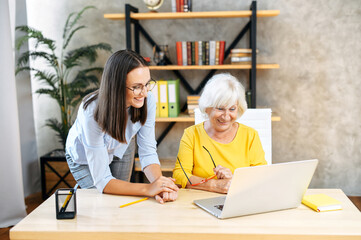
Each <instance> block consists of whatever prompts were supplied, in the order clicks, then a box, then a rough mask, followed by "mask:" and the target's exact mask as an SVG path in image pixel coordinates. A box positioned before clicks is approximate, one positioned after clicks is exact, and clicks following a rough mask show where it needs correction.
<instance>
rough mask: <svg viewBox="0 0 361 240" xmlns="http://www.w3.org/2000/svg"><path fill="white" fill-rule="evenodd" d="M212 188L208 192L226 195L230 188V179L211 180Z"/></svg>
mask: <svg viewBox="0 0 361 240" xmlns="http://www.w3.org/2000/svg"><path fill="white" fill-rule="evenodd" d="M212 180H213V181H212V187H211V189H210V191H212V192H218V193H227V192H228V189H229V186H231V181H232V179H212Z"/></svg>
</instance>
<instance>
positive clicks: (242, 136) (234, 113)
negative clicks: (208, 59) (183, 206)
mask: <svg viewBox="0 0 361 240" xmlns="http://www.w3.org/2000/svg"><path fill="white" fill-rule="evenodd" d="M199 109H200V111H201V112H202V113H203V114H204V115H205V116H206V117H207V120H206V121H205V122H202V123H200V124H197V125H194V126H191V127H189V128H187V129H186V130H184V134H183V137H182V139H181V142H180V146H179V152H178V161H177V163H176V166H175V169H174V170H173V177H174V178H175V179H176V183H177V184H178V185H179V186H182V187H183V188H184V187H187V188H196V189H201V190H206V191H212V192H220V193H227V192H228V188H229V186H230V182H231V180H232V177H233V172H234V170H235V169H236V168H240V167H249V166H256V165H265V164H267V162H266V160H265V158H264V155H265V153H264V151H263V148H262V145H261V141H260V139H259V136H258V133H257V131H256V130H254V129H253V128H250V127H247V126H245V125H243V124H240V123H238V122H236V120H237V119H238V118H239V117H241V116H242V114H243V113H244V112H245V111H246V110H247V103H246V101H245V91H244V88H243V86H242V85H241V83H240V82H239V81H238V80H237V79H236V78H235V77H233V76H232V75H230V74H226V73H223V74H217V75H215V76H213V77H212V78H211V79H210V80H209V81H208V83H207V84H206V86H205V87H204V90H203V93H202V95H201V97H200V99H199Z"/></svg>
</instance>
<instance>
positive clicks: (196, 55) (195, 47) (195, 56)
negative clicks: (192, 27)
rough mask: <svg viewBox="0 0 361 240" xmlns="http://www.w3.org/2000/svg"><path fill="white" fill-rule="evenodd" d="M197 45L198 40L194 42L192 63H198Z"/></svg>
mask: <svg viewBox="0 0 361 240" xmlns="http://www.w3.org/2000/svg"><path fill="white" fill-rule="evenodd" d="M198 51H199V47H198V41H195V42H194V58H195V62H194V65H199V52H198Z"/></svg>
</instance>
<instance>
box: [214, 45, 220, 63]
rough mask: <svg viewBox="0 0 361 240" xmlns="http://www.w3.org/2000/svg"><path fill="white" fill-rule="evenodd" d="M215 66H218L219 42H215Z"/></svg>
mask: <svg viewBox="0 0 361 240" xmlns="http://www.w3.org/2000/svg"><path fill="white" fill-rule="evenodd" d="M215 64H216V65H219V41H216V61H215Z"/></svg>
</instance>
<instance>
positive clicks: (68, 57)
mask: <svg viewBox="0 0 361 240" xmlns="http://www.w3.org/2000/svg"><path fill="white" fill-rule="evenodd" d="M90 8H94V7H93V6H87V7H85V8H83V9H82V10H81V11H80V12H74V13H71V14H69V16H68V18H67V20H66V22H65V26H64V30H63V43H62V46H61V51H60V56H57V55H56V54H55V50H56V48H57V47H56V43H55V41H54V40H52V39H50V38H47V37H45V36H44V35H43V34H42V32H41V31H38V30H36V29H33V28H31V27H28V26H18V27H16V30H18V31H22V32H24V33H25V35H24V36H22V37H19V38H18V39H17V40H16V49H17V50H19V49H20V47H21V46H22V45H23V44H24V43H25V42H27V41H28V40H29V39H34V40H35V41H36V44H35V50H30V51H26V52H24V53H22V54H21V55H20V57H19V58H18V60H17V63H16V66H17V69H16V74H17V73H19V72H21V71H32V72H34V76H35V78H36V79H37V80H39V81H41V82H43V83H45V84H46V85H47V86H46V87H44V88H40V89H38V90H36V93H38V94H46V95H48V96H49V97H51V98H53V99H55V100H56V102H57V104H58V105H59V110H60V116H61V121H59V120H58V119H56V118H51V119H48V120H47V121H46V126H48V127H50V128H51V129H53V130H54V131H55V132H56V134H57V137H58V138H59V141H60V142H61V144H62V146H63V148H65V141H66V137H67V135H68V132H69V129H70V127H71V125H72V123H73V121H72V117H73V114H74V112H75V110H76V108H77V107H78V104H79V103H80V102H81V100H82V98H83V97H84V96H85V95H87V94H88V93H90V92H92V91H94V90H96V89H97V88H98V87H99V80H98V77H97V75H96V74H99V73H102V71H103V68H102V67H89V66H87V68H83V69H80V70H79V67H82V66H84V65H85V64H84V62H83V61H82V60H88V62H89V63H90V64H92V63H94V62H95V61H96V59H97V56H98V54H97V51H98V50H105V51H108V52H110V51H111V46H110V45H109V44H107V43H98V44H94V45H88V46H82V47H79V48H76V49H72V50H68V48H67V47H68V46H69V43H70V42H71V40H72V39H73V37H74V35H75V34H76V33H77V32H78V31H79V30H81V29H83V28H85V26H84V25H81V26H79V25H78V20H79V19H80V18H81V16H82V15H83V13H84V12H85V11H86V10H88V9H90ZM39 46H41V50H38V47H39ZM29 58H32V59H42V60H44V61H45V62H46V63H47V65H48V66H49V67H50V68H47V69H36V68H32V67H30V66H29ZM72 76H74V77H72Z"/></svg>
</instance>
